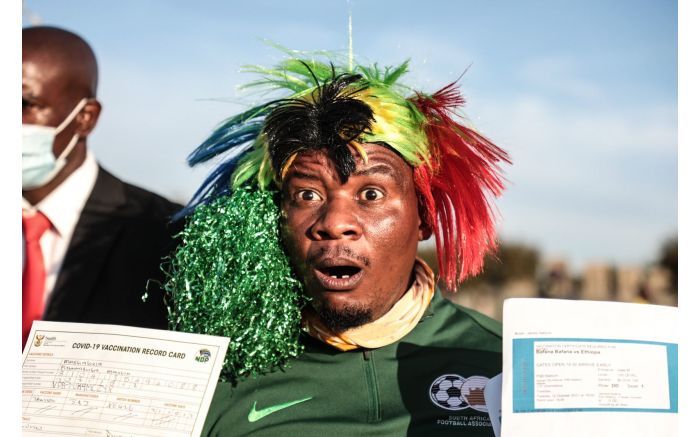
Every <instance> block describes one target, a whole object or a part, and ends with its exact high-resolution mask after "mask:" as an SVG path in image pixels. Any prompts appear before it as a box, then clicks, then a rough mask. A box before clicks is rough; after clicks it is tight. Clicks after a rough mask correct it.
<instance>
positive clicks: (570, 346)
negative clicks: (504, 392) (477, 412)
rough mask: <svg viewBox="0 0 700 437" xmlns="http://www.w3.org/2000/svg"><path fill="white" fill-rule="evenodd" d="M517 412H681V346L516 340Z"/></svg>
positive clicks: (634, 342) (599, 341) (620, 342)
mask: <svg viewBox="0 0 700 437" xmlns="http://www.w3.org/2000/svg"><path fill="white" fill-rule="evenodd" d="M513 411H514V412H517V413H521V412H542V411H551V412H555V411H638V412H659V413H663V412H666V413H676V412H678V345H677V344H671V343H655V342H645V341H628V340H612V339H582V338H581V339H579V338H576V339H573V338H561V339H547V338H544V339H542V338H539V339H538V338H519V339H514V340H513Z"/></svg>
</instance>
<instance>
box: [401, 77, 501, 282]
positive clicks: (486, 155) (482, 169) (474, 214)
mask: <svg viewBox="0 0 700 437" xmlns="http://www.w3.org/2000/svg"><path fill="white" fill-rule="evenodd" d="M410 100H411V102H412V103H413V104H414V105H416V107H417V108H418V110H419V111H420V112H421V113H423V115H424V116H425V117H426V123H425V126H424V129H425V132H426V135H427V137H428V142H429V145H430V151H431V156H432V158H431V162H430V166H429V165H428V164H427V163H425V164H423V165H421V166H418V167H416V168H415V169H414V171H413V176H414V182H415V186H416V190H417V191H418V192H419V193H420V197H421V201H422V202H423V207H424V208H425V216H426V218H427V219H428V221H429V224H430V226H431V228H432V229H433V233H434V234H435V242H436V246H437V258H438V266H439V274H440V277H441V278H442V280H443V281H444V282H445V285H446V286H447V288H448V289H449V290H450V291H455V290H456V289H457V285H459V283H460V282H462V281H464V280H465V279H467V277H469V276H470V275H476V274H478V273H479V272H481V270H482V268H483V265H484V256H485V255H486V253H487V252H488V251H490V250H492V249H494V248H495V247H496V230H495V225H494V211H493V209H492V207H491V200H492V198H494V197H497V196H499V195H500V194H501V192H502V191H503V188H504V186H503V176H502V174H501V171H500V169H499V167H498V163H500V162H506V163H509V164H510V158H509V157H508V154H507V153H506V152H505V151H504V150H503V149H501V148H499V147H498V146H496V145H495V144H493V143H492V142H491V141H489V140H488V139H487V138H485V137H483V136H482V135H480V134H479V133H477V132H476V131H474V130H472V129H470V128H468V127H466V126H464V125H462V124H460V123H459V122H457V121H456V118H459V115H458V114H457V113H456V109H457V108H459V107H460V106H462V105H463V104H464V99H463V98H462V96H461V95H460V93H459V90H458V88H457V84H456V82H453V83H451V84H449V85H447V86H446V87H444V88H442V89H441V90H439V91H438V92H436V93H435V94H433V95H432V96H427V95H423V94H417V95H416V96H415V97H413V98H411V99H410Z"/></svg>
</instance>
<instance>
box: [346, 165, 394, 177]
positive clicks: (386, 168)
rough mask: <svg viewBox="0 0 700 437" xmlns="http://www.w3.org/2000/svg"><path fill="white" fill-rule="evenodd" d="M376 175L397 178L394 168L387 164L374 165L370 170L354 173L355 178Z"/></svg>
mask: <svg viewBox="0 0 700 437" xmlns="http://www.w3.org/2000/svg"><path fill="white" fill-rule="evenodd" d="M375 174H384V175H387V176H392V177H394V178H397V175H396V171H395V170H394V168H393V167H391V166H390V165H387V164H377V165H373V166H372V167H370V168H365V169H363V170H358V171H356V172H354V173H353V176H370V175H375Z"/></svg>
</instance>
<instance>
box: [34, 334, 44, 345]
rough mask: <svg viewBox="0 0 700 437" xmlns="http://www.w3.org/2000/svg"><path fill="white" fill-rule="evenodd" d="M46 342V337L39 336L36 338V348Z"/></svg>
mask: <svg viewBox="0 0 700 437" xmlns="http://www.w3.org/2000/svg"><path fill="white" fill-rule="evenodd" d="M43 340H44V336H43V335H41V334H37V335H35V336H34V346H36V347H39V346H41V342H42V341H43Z"/></svg>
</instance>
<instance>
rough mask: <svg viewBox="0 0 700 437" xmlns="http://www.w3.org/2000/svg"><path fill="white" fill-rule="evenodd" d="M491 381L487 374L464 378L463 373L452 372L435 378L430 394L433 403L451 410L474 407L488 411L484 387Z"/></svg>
mask: <svg viewBox="0 0 700 437" xmlns="http://www.w3.org/2000/svg"><path fill="white" fill-rule="evenodd" d="M488 381H489V379H488V378H486V377H485V376H478V375H474V376H470V377H469V378H464V377H463V376H461V375H457V374H455V373H450V374H447V375H442V376H440V377H438V378H437V379H435V381H433V383H432V384H431V385H430V390H429V391H428V394H429V395H430V400H431V401H433V404H435V405H437V406H438V407H440V408H443V409H445V410H450V411H457V410H464V409H466V408H473V409H474V410H477V411H481V412H483V413H485V412H487V411H488V410H487V408H486V400H485V399H484V387H485V386H486V383H487V382H488Z"/></svg>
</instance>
